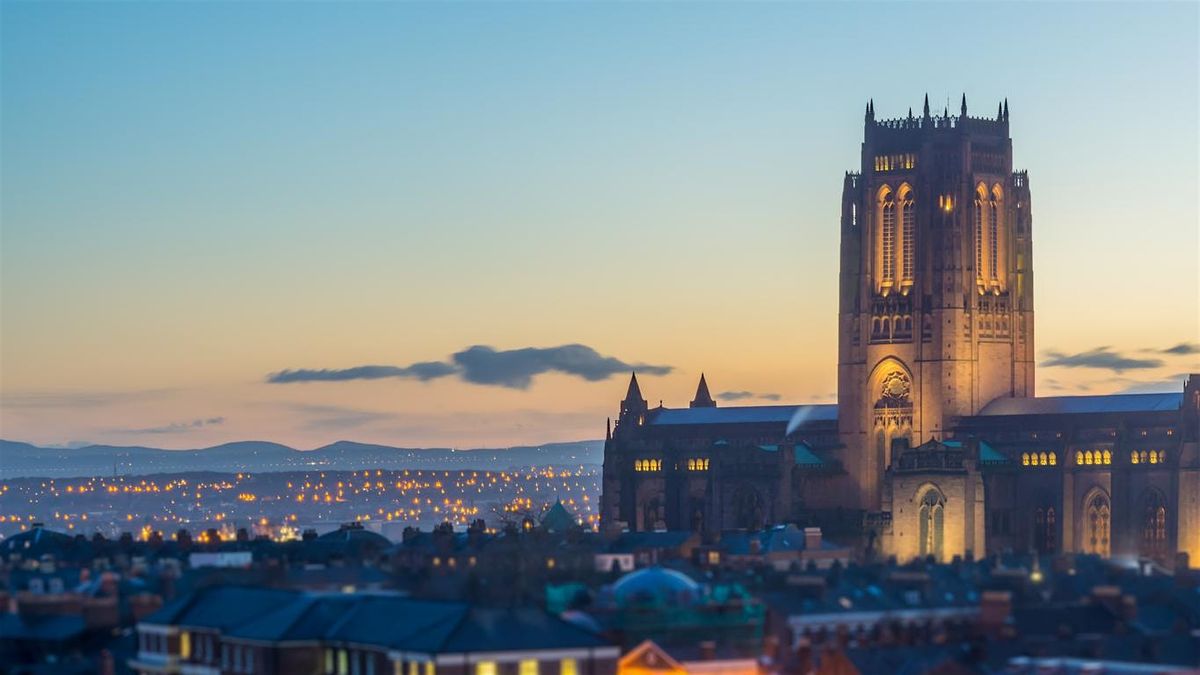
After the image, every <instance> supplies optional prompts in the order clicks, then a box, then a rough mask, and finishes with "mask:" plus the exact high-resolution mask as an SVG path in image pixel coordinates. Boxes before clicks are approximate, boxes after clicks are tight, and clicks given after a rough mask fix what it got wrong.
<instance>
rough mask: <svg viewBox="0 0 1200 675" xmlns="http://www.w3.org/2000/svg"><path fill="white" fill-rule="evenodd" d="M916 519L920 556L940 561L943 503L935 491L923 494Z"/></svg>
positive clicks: (942, 536)
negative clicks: (917, 522) (918, 525)
mask: <svg viewBox="0 0 1200 675" xmlns="http://www.w3.org/2000/svg"><path fill="white" fill-rule="evenodd" d="M918 517H919V518H920V521H921V522H920V528H921V531H920V542H921V556H922V557H924V556H929V555H932V556H934V557H935V558H937V559H939V560H940V559H941V558H942V542H943V540H944V531H943V530H944V525H945V501H944V500H943V499H942V496H941V495H940V494H939V493H938V491H937V490H936V489H930V490H928V491H926V492H925V496H924V497H923V498H922V499H921V510H920V513H919V516H918Z"/></svg>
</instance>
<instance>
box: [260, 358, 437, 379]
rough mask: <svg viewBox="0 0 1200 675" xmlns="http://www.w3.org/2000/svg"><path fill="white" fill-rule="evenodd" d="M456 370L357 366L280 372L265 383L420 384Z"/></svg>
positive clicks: (422, 366)
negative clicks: (408, 380) (392, 380)
mask: <svg viewBox="0 0 1200 675" xmlns="http://www.w3.org/2000/svg"><path fill="white" fill-rule="evenodd" d="M456 370H457V369H456V368H455V367H454V366H452V365H450V364H448V363H442V362H440V361H425V362H422V363H414V364H412V365H411V366H406V367H403V368H401V367H399V366H358V367H355V368H345V369H342V370H326V369H321V370H307V369H297V370H281V371H279V372H277V373H271V374H270V375H268V376H267V382H270V383H272V384H286V383H290V382H345V381H346V380H382V379H384V378H388V377H403V378H411V379H415V380H421V381H422V382H425V381H428V380H434V379H437V378H439V377H446V376H447V375H453V374H454V372H455V371H456Z"/></svg>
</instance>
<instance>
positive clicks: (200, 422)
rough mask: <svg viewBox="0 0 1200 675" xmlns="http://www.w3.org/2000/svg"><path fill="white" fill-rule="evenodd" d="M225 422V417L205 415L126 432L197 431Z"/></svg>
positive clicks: (165, 432)
mask: <svg viewBox="0 0 1200 675" xmlns="http://www.w3.org/2000/svg"><path fill="white" fill-rule="evenodd" d="M224 423H225V418H224V417H205V418H201V419H194V420H192V421H191V422H173V423H171V424H167V425H165V426H161V427H148V428H145V429H125V432H126V433H130V434H177V433H181V432H184V431H195V430H196V429H201V428H203V427H211V426H216V425H219V424H224Z"/></svg>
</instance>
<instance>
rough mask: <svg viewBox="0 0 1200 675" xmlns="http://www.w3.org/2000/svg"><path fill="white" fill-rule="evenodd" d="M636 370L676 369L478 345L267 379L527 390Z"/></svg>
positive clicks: (567, 349) (578, 349)
mask: <svg viewBox="0 0 1200 675" xmlns="http://www.w3.org/2000/svg"><path fill="white" fill-rule="evenodd" d="M631 370H637V371H638V372H641V373H646V374H649V375H666V374H667V373H669V372H671V366H661V365H651V364H644V363H629V362H626V361H622V360H621V359H618V358H615V357H612V356H603V355H601V354H600V353H599V352H597V351H596V350H595V349H592V348H591V347H588V346H587V345H581V344H572V345H562V346H559V347H525V348H522V349H508V350H497V349H494V348H492V347H488V346H484V345H475V346H473V347H468V348H467V349H464V350H462V351H460V352H457V353H455V354H454V355H452V356H451V357H450V360H449V362H441V361H427V362H423V363H415V364H413V365H410V366H358V367H355V368H346V369H342V370H325V369H322V370H311V369H295V370H281V371H279V372H275V373H271V374H270V375H268V376H267V382H270V383H273V384H285V383H293V382H344V381H348V380H377V379H383V378H410V379H418V380H422V381H427V380H432V379H437V378H441V377H447V376H450V375H457V376H458V377H459V378H461V379H462V380H463V381H464V382H470V383H472V384H480V385H489V386H497V387H507V388H510V389H528V388H529V385H530V384H532V382H533V378H534V377H535V376H537V375H541V374H543V373H550V372H557V373H563V374H566V375H573V376H575V377H580V378H583V379H585V380H588V381H590V382H597V381H600V380H605V379H608V378H609V377H612V376H613V375H616V374H618V373H626V372H629V371H631Z"/></svg>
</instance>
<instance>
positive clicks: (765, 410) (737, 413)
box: [649, 403, 837, 426]
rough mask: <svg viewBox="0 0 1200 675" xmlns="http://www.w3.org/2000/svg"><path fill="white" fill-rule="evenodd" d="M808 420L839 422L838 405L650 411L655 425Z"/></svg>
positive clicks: (784, 422) (779, 422)
mask: <svg viewBox="0 0 1200 675" xmlns="http://www.w3.org/2000/svg"><path fill="white" fill-rule="evenodd" d="M798 413H799V414H803V415H805V416H806V417H805V419H804V422H805V423H807V422H836V421H837V405H836V404H832V403H828V404H819V405H752V406H736V407H730V408H720V407H717V408H658V409H656V410H652V411H650V422H649V423H650V425H651V426H671V425H684V424H787V423H789V422H791V421H792V417H793V416H795V415H796V414H798Z"/></svg>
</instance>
